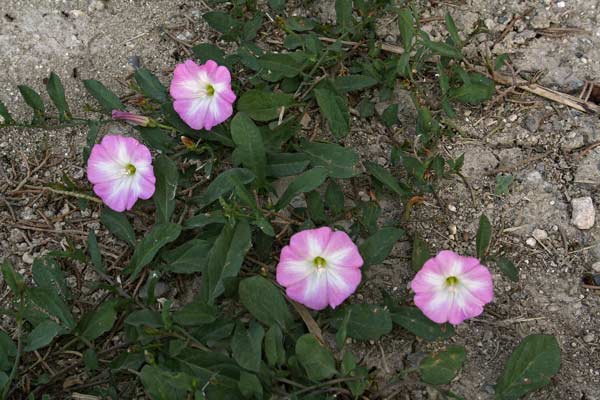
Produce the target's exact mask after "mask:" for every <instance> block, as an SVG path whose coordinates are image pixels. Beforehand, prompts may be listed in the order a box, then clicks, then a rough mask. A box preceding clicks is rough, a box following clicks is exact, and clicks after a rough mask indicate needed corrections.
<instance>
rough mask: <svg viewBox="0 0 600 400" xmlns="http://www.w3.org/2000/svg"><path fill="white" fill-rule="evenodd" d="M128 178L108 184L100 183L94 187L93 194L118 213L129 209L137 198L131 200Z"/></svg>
mask: <svg viewBox="0 0 600 400" xmlns="http://www.w3.org/2000/svg"><path fill="white" fill-rule="evenodd" d="M132 181H133V180H132V179H131V178H130V177H125V178H123V179H118V180H115V181H109V182H100V183H98V184H96V185H94V193H96V194H97V195H98V197H100V198H101V199H102V201H103V202H104V204H106V205H107V206H108V207H109V208H110V209H112V210H114V211H118V212H122V211H125V210H129V209H131V207H133V203H135V200H137V197H134V198H133V203H132V199H131V197H132V196H131V183H132Z"/></svg>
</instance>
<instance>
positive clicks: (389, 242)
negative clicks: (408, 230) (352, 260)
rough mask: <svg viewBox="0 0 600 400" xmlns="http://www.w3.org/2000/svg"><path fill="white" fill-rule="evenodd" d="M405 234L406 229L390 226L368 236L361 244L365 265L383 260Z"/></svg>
mask: <svg viewBox="0 0 600 400" xmlns="http://www.w3.org/2000/svg"><path fill="white" fill-rule="evenodd" d="M403 236H404V231H403V230H402V229H399V228H391V227H388V228H381V229H380V230H378V231H377V232H375V234H373V235H372V236H370V237H368V238H367V240H365V241H364V242H363V244H361V245H360V246H359V251H360V254H361V255H362V257H363V260H364V261H365V266H368V265H373V264H379V263H381V262H383V260H385V259H386V258H387V256H388V255H389V254H390V252H391V251H392V248H393V247H394V245H395V244H396V242H397V241H398V240H400V238H402V237H403Z"/></svg>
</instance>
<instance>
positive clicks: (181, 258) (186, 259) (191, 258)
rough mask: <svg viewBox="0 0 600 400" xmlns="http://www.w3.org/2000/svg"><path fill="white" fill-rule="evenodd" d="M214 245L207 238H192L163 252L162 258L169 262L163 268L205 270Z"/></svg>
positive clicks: (188, 272) (189, 272)
mask: <svg viewBox="0 0 600 400" xmlns="http://www.w3.org/2000/svg"><path fill="white" fill-rule="evenodd" d="M223 223H225V220H224V219H223ZM212 245H213V244H212V243H211V242H208V241H206V240H200V239H192V240H188V241H187V242H185V243H184V244H182V245H181V246H179V247H177V248H175V249H173V250H170V251H168V252H161V258H162V259H163V261H164V262H166V263H167V264H166V265H164V266H162V267H161V269H162V270H164V271H169V272H173V273H176V274H193V273H196V272H203V271H204V269H205V268H206V265H207V263H208V254H209V251H210V249H211V247H212Z"/></svg>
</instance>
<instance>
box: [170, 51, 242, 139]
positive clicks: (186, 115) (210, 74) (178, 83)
mask: <svg viewBox="0 0 600 400" xmlns="http://www.w3.org/2000/svg"><path fill="white" fill-rule="evenodd" d="M170 93H171V96H172V97H173V99H175V101H174V102H173V108H174V109H175V111H176V112H177V114H179V116H180V117H181V119H182V120H184V121H185V123H186V124H188V125H189V126H190V127H191V128H193V129H206V130H210V129H212V127H213V126H215V125H218V124H220V123H221V122H223V121H225V120H226V119H227V118H229V117H231V114H233V102H234V101H235V98H236V97H235V93H233V91H232V90H231V74H230V73H229V70H228V69H227V68H226V67H223V66H219V65H217V63H216V62H214V61H212V60H208V61H206V64H202V65H198V64H196V63H195V62H193V61H191V60H188V61H186V62H184V63H183V64H179V65H178V66H177V67H175V71H174V73H173V81H172V82H171V87H170Z"/></svg>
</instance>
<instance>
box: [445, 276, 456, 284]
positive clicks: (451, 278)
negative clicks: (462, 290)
mask: <svg viewBox="0 0 600 400" xmlns="http://www.w3.org/2000/svg"><path fill="white" fill-rule="evenodd" d="M446 285H448V286H456V285H458V278H457V277H455V276H449V277H447V278H446Z"/></svg>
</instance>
